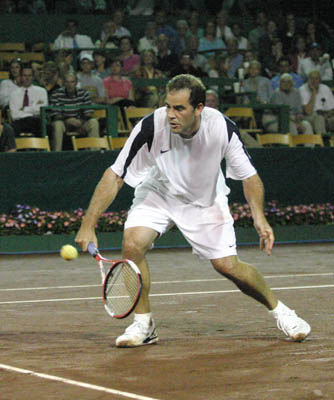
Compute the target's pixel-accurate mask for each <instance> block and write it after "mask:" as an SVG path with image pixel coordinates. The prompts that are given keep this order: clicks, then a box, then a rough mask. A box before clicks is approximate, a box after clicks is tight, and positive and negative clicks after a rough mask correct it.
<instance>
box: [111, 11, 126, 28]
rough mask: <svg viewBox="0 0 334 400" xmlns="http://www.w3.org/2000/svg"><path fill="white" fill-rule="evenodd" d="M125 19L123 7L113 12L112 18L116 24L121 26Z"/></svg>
mask: <svg viewBox="0 0 334 400" xmlns="http://www.w3.org/2000/svg"><path fill="white" fill-rule="evenodd" d="M123 19H124V13H123V11H122V10H121V9H117V10H115V11H114V12H113V14H112V20H113V21H114V23H115V24H116V26H121V25H122V23H123Z"/></svg>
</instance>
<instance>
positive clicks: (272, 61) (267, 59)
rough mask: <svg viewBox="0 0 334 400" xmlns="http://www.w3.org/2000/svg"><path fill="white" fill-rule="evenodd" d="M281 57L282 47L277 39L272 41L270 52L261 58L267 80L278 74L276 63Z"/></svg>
mask: <svg viewBox="0 0 334 400" xmlns="http://www.w3.org/2000/svg"><path fill="white" fill-rule="evenodd" d="M282 57H283V46H282V42H281V41H280V40H279V39H274V40H273V42H272V46H271V50H270V51H269V52H268V53H266V54H264V55H263V57H262V65H263V67H264V72H265V74H266V76H267V77H268V78H269V79H272V78H273V77H274V76H275V75H277V74H278V72H279V67H278V63H279V60H280V59H281V58H282Z"/></svg>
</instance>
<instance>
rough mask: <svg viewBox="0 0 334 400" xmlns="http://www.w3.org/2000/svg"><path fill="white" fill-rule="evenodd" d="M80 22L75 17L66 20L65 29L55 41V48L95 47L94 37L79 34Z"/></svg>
mask: <svg viewBox="0 0 334 400" xmlns="http://www.w3.org/2000/svg"><path fill="white" fill-rule="evenodd" d="M77 31H78V22H77V21H76V20H74V19H68V20H67V21H66V27H65V30H64V31H63V32H62V33H61V34H60V35H59V36H58V37H57V39H56V40H55V42H54V46H53V48H54V50H58V49H93V48H94V47H95V46H94V44H93V42H92V39H91V38H90V37H89V36H87V35H79V34H78V33H77Z"/></svg>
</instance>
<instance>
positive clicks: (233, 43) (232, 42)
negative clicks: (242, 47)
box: [226, 39, 238, 56]
mask: <svg viewBox="0 0 334 400" xmlns="http://www.w3.org/2000/svg"><path fill="white" fill-rule="evenodd" d="M226 47H227V52H228V54H230V55H231V56H233V55H235V54H237V53H238V42H237V40H236V39H228V40H227V41H226Z"/></svg>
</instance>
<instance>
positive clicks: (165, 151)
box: [160, 149, 170, 154]
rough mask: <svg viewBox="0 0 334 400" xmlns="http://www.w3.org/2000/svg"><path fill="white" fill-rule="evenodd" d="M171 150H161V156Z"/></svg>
mask: <svg viewBox="0 0 334 400" xmlns="http://www.w3.org/2000/svg"><path fill="white" fill-rule="evenodd" d="M169 150H170V149H168V150H160V153H161V154H163V153H167V151H169Z"/></svg>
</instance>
